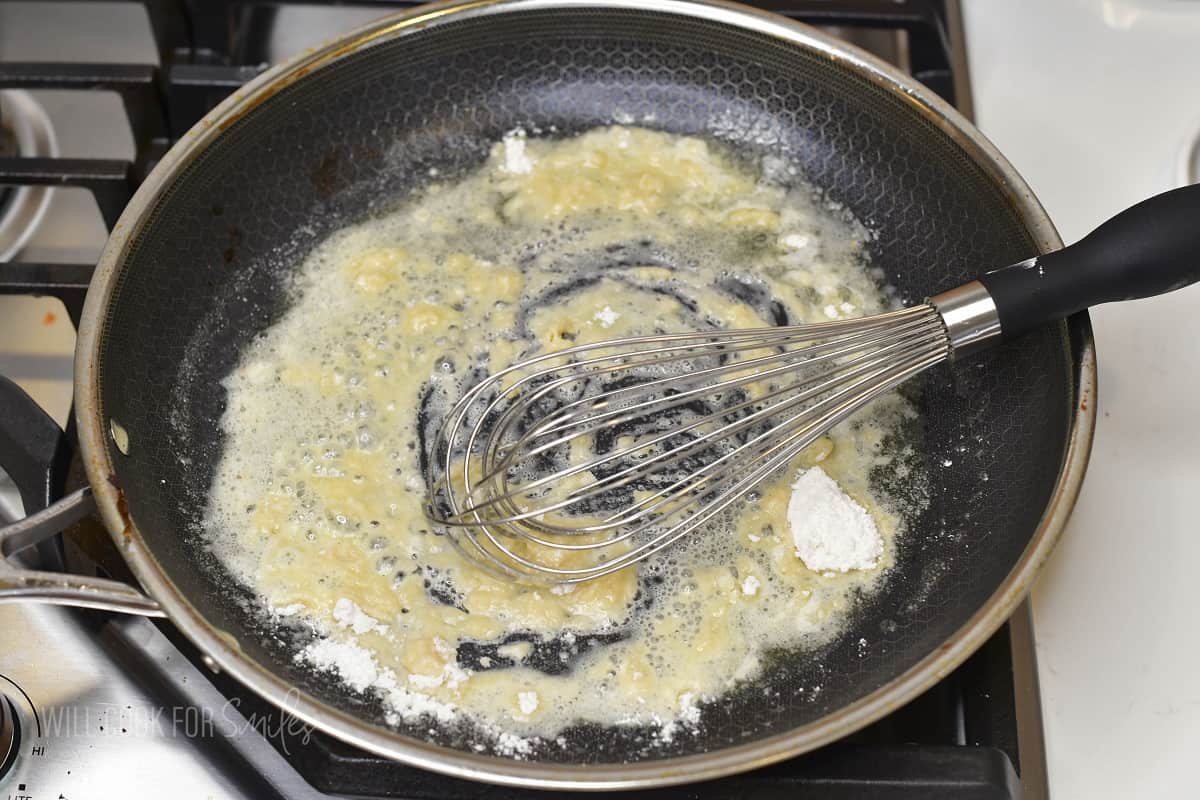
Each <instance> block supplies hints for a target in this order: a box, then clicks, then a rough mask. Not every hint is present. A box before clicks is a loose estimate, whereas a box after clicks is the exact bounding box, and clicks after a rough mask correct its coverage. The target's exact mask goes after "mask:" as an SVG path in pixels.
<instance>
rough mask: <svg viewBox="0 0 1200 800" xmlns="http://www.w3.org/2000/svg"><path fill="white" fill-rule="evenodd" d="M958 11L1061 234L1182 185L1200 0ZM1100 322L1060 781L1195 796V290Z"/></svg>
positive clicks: (1061, 564)
mask: <svg viewBox="0 0 1200 800" xmlns="http://www.w3.org/2000/svg"><path fill="white" fill-rule="evenodd" d="M963 5H964V24H965V33H966V39H967V53H968V56H969V60H970V70H971V79H972V88H973V91H974V95H975V108H976V119H977V123H978V124H979V127H980V128H981V129H982V130H983V132H984V133H985V134H987V136H988V137H990V138H991V139H992V141H993V142H995V143H996V145H997V146H998V147H999V148H1000V150H1001V151H1002V152H1004V153H1005V155H1007V156H1008V158H1009V160H1011V161H1012V163H1013V164H1014V166H1016V168H1017V170H1018V171H1019V172H1020V173H1021V174H1022V175H1023V176H1024V177H1025V179H1026V180H1027V181H1028V182H1029V184H1030V186H1031V187H1032V188H1033V191H1034V193H1035V194H1037V196H1038V197H1039V198H1040V199H1041V201H1042V203H1043V204H1044V205H1045V207H1046V209H1047V211H1048V212H1049V213H1050V216H1051V218H1052V219H1053V220H1054V222H1055V224H1056V225H1057V226H1058V229H1059V232H1060V233H1061V234H1062V237H1063V240H1064V241H1065V242H1067V243H1070V242H1073V241H1076V240H1077V239H1079V238H1081V237H1082V236H1083V235H1085V234H1086V233H1087V232H1088V231H1089V230H1091V229H1092V228H1093V227H1095V225H1097V224H1098V223H1100V222H1101V221H1103V220H1104V219H1105V218H1107V217H1108V216H1110V215H1112V214H1113V213H1115V212H1117V211H1119V210H1120V209H1121V208H1123V207H1125V206H1128V205H1131V204H1133V203H1135V202H1137V201H1138V200H1140V199H1142V198H1144V197H1148V196H1150V195H1152V194H1155V193H1157V192H1160V191H1164V190H1166V189H1169V188H1171V187H1173V186H1177V185H1179V184H1181V183H1182V182H1184V181H1183V179H1182V176H1181V174H1180V161H1181V153H1182V152H1183V151H1184V149H1185V148H1186V147H1187V146H1188V144H1189V143H1190V141H1191V140H1192V139H1193V138H1194V137H1195V136H1196V135H1197V134H1198V133H1200V2H1194V1H1193V2H1185V1H1183V0H1173V1H1172V0H1157V1H1156V2H1155V1H1143V2H1126V1H1124V0H1107V1H1106V0H1054V1H1053V2H1048V1H1047V0H1017V1H1016V2H1005V3H998V2H994V0H964V3H963ZM1197 224H1198V225H1200V220H1198V221H1197ZM1092 320H1093V323H1094V326H1095V332H1096V348H1097V354H1098V359H1099V364H1100V375H1099V401H1098V408H1099V411H1100V414H1099V421H1098V424H1097V428H1096V439H1095V446H1094V449H1093V451H1092V459H1091V465H1090V468H1089V471H1088V475H1087V480H1086V481H1085V482H1084V485H1083V492H1082V494H1081V496H1080V499H1079V504H1078V506H1077V507H1076V509H1075V513H1074V516H1073V517H1072V519H1071V522H1070V525H1069V526H1068V529H1067V532H1066V535H1065V538H1064V540H1063V541H1062V543H1061V544H1060V545H1059V548H1058V551H1057V552H1056V553H1055V556H1054V558H1053V559H1052V561H1051V563H1050V565H1049V567H1048V569H1047V570H1046V572H1045V574H1044V575H1043V577H1042V578H1041V580H1040V582H1039V583H1038V584H1037V586H1036V588H1035V590H1034V624H1035V629H1036V636H1037V655H1038V660H1039V672H1040V677H1041V686H1042V704H1043V709H1044V714H1045V725H1046V736H1047V750H1048V753H1047V755H1048V761H1049V764H1048V768H1049V773H1050V787H1051V793H1052V795H1053V796H1054V797H1056V798H1088V799H1089V800H1103V799H1104V798H1122V799H1124V798H1143V797H1144V798H1151V797H1153V798H1174V797H1195V796H1197V794H1200V789H1198V788H1197V774H1196V773H1197V764H1196V760H1197V757H1198V756H1200V622H1198V618H1200V615H1198V613H1197V612H1198V611H1200V593H1198V588H1200V580H1198V576H1197V567H1198V566H1200V535H1198V534H1200V530H1198V528H1200V526H1198V525H1197V522H1196V519H1197V516H1196V508H1197V500H1198V499H1200V424H1198V422H1200V420H1198V418H1197V416H1198V415H1197V413H1196V412H1197V409H1198V408H1200V402H1198V400H1197V397H1198V396H1200V286H1193V287H1191V288H1190V289H1186V290H1182V291H1180V292H1176V293H1175V294H1173V295H1170V296H1167V297H1162V298H1156V299H1153V300H1143V301H1139V302H1134V303H1125V304H1120V305H1110V306H1103V307H1100V308H1098V309H1096V310H1094V311H1093V313H1092Z"/></svg>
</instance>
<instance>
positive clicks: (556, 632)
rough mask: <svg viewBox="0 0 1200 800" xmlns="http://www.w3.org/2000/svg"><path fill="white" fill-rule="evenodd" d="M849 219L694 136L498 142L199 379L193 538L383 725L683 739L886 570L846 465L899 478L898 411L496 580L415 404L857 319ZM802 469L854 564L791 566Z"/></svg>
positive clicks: (861, 308) (861, 475)
mask: <svg viewBox="0 0 1200 800" xmlns="http://www.w3.org/2000/svg"><path fill="white" fill-rule="evenodd" d="M866 237H867V231H866V230H865V229H864V228H863V227H862V226H861V225H860V224H858V223H857V222H856V221H855V220H853V219H852V218H851V217H850V216H849V214H848V213H847V212H846V211H844V210H843V209H840V208H838V207H836V206H832V205H830V204H827V203H825V202H823V201H821V200H820V199H819V198H817V197H816V196H815V195H814V194H813V193H812V192H811V190H810V189H808V188H807V187H806V186H805V185H804V184H803V182H802V181H801V180H800V179H799V178H798V177H797V176H796V175H795V174H793V173H792V172H791V171H789V169H787V167H786V165H785V164H782V163H780V162H778V161H774V160H771V159H765V160H760V161H758V162H755V163H750V162H748V161H745V160H742V159H739V158H736V157H735V156H734V154H732V153H731V152H728V151H726V150H724V149H723V148H722V147H719V146H717V145H713V144H710V143H707V142H705V141H704V140H701V139H698V138H689V137H678V136H672V135H668V134H664V133H658V132H653V131H649V130H645V129H639V128H631V127H611V128H605V129H596V130H593V131H590V132H588V133H586V134H584V135H581V136H578V137H576V138H571V139H559V140H551V139H535V138H528V139H526V138H525V137H524V135H523V134H514V135H511V136H509V137H507V138H506V139H505V140H504V141H503V142H501V143H499V144H498V145H497V146H496V148H495V149H494V151H493V153H492V155H491V157H490V158H489V159H488V160H487V162H486V163H484V164H483V165H482V166H481V167H480V168H479V169H477V170H476V171H474V172H472V173H470V174H468V175H466V176H465V177H462V178H460V179H458V180H456V181H453V182H445V183H433V184H432V185H430V186H428V187H427V188H425V189H423V190H422V191H420V192H419V193H417V194H415V195H414V196H413V197H412V198H409V199H408V200H407V201H406V202H405V203H404V204H403V205H402V206H400V207H398V209H397V210H395V211H393V212H392V213H390V214H388V215H385V216H382V217H379V218H376V219H372V220H369V221H366V222H363V223H362V224H359V225H357V226H354V227H350V228H347V229H345V230H343V231H341V232H339V233H337V234H336V235H334V236H332V237H330V238H329V239H328V240H327V241H326V242H324V243H323V244H322V245H321V246H319V247H318V248H317V249H316V250H315V251H314V252H313V254H312V255H311V256H310V257H309V258H308V260H307V261H306V262H305V263H304V264H303V265H302V267H301V269H300V271H299V278H298V280H297V285H296V287H295V291H296V301H295V303H294V305H293V306H292V308H291V309H290V310H289V312H288V313H287V314H286V315H285V317H284V318H283V319H282V320H280V321H279V322H278V323H277V324H276V325H275V326H274V327H273V328H271V329H270V330H269V331H267V332H266V333H265V335H263V336H262V337H261V338H260V339H259V340H258V341H256V342H255V343H254V345H253V346H252V347H251V348H250V349H249V350H248V351H247V352H246V353H245V354H244V355H243V357H242V361H241V363H240V365H239V367H238V369H237V370H236V371H235V372H234V373H233V374H232V375H230V376H229V378H228V379H227V380H226V382H225V386H226V388H227V390H228V395H229V398H228V399H229V402H228V409H227V412H226V414H225V416H224V418H223V419H222V422H221V424H222V426H223V428H224V432H225V438H226V450H225V452H224V454H223V457H222V459H221V462H220V465H219V468H218V472H217V476H216V479H215V481H214V485H213V490H212V494H211V499H210V506H209V508H208V513H207V518H206V527H207V529H208V533H209V536H210V537H211V541H212V544H213V547H214V549H215V552H217V553H218V555H219V556H220V557H221V558H222V559H224V560H225V562H226V563H227V564H228V565H229V566H230V567H231V568H232V569H233V571H234V573H235V574H236V575H238V576H240V577H241V579H243V580H244V581H245V582H246V583H247V584H248V585H250V586H251V587H253V588H254V589H255V590H256V591H257V592H259V593H260V594H261V595H262V597H263V598H264V601H265V603H266V604H267V605H268V607H269V608H271V609H273V610H274V613H284V614H290V615H294V616H297V617H299V618H301V619H304V620H306V621H308V622H309V623H310V624H311V625H312V626H313V627H314V629H315V630H316V631H317V632H318V634H319V638H318V640H317V641H315V642H314V643H313V644H311V645H309V646H308V647H307V648H306V649H305V650H304V651H303V652H301V653H299V654H298V656H297V657H298V658H299V659H302V660H306V661H308V662H309V663H311V664H312V665H313V666H314V667H315V668H318V669H326V670H330V671H333V672H336V673H338V674H339V675H340V677H341V678H342V679H343V680H345V681H346V682H347V683H348V684H349V685H351V686H352V687H353V688H355V689H359V690H362V691H366V692H373V693H376V694H378V695H379V696H380V698H381V699H382V700H383V701H384V703H385V705H386V706H387V707H388V708H389V709H390V710H391V713H392V714H393V716H394V718H395V719H400V718H404V719H412V718H414V717H416V716H418V715H420V714H426V713H427V714H430V715H432V716H433V717H434V718H436V719H440V720H442V721H446V720H449V719H452V718H462V717H466V718H469V719H471V720H472V721H473V722H475V723H477V724H478V726H479V727H480V728H481V729H482V730H484V731H487V732H490V733H491V735H492V738H494V739H495V742H496V743H497V744H498V748H499V749H500V750H501V751H503V752H507V753H510V754H511V753H516V754H520V753H521V752H522V749H523V747H525V745H524V744H523V743H524V742H525V740H526V738H527V737H535V736H536V737H548V738H551V739H552V738H553V737H554V736H555V734H556V733H557V732H558V731H559V730H561V729H562V728H564V727H566V726H568V725H570V724H572V723H573V722H577V721H590V722H597V723H603V724H635V725H647V726H652V727H653V736H654V737H655V738H656V739H657V740H658V741H669V740H670V739H671V738H672V737H674V736H678V735H684V734H685V733H686V731H687V730H688V729H689V726H693V725H695V724H697V720H698V719H699V712H698V710H697V706H700V705H702V704H703V703H704V702H706V701H708V700H711V699H714V698H716V697H718V696H720V695H721V694H722V693H723V692H724V691H725V690H727V689H728V688H729V687H731V686H733V685H734V684H736V683H737V682H738V681H741V680H746V679H749V678H752V677H754V676H755V675H756V673H757V672H758V671H759V670H760V668H761V660H762V659H763V657H764V655H765V654H767V653H768V652H769V651H771V650H772V649H776V648H782V647H788V648H795V647H797V646H803V645H804V644H806V643H811V644H813V645H816V644H820V643H822V642H825V641H828V639H829V638H830V637H832V636H835V635H836V634H837V632H838V629H839V624H840V622H841V621H842V620H843V619H844V617H845V614H846V611H847V609H848V608H849V607H850V606H851V605H852V604H853V602H854V599H855V597H856V595H857V593H859V592H863V591H870V589H871V586H872V585H873V584H874V583H875V582H876V581H877V580H878V578H879V576H880V575H881V574H882V573H883V572H884V571H885V570H886V569H887V568H888V566H889V565H890V564H891V563H892V558H893V554H894V540H895V537H896V535H898V530H897V529H898V516H897V512H898V510H899V506H898V505H897V504H898V503H899V502H901V501H900V499H899V498H892V497H886V496H877V493H876V492H875V491H874V490H873V488H872V484H871V482H870V481H869V473H870V471H871V470H872V469H874V468H880V467H882V468H885V469H891V470H909V469H912V467H911V464H910V461H911V459H907V458H906V457H905V456H906V452H905V451H904V450H903V449H901V448H902V446H901V445H893V444H892V443H893V442H895V441H897V439H896V437H889V434H890V433H892V432H894V431H895V430H896V428H897V426H898V424H899V422H900V420H901V419H902V418H904V417H905V416H907V415H911V414H912V413H913V410H912V408H911V407H910V406H909V405H908V404H907V403H906V402H905V401H904V400H903V399H901V398H900V397H899V396H897V395H889V396H886V397H884V398H881V399H880V400H879V401H877V402H876V403H874V404H873V405H872V406H870V407H868V408H867V409H865V410H864V411H863V412H861V413H859V414H858V415H857V416H856V417H855V418H853V419H851V420H849V421H847V422H846V423H843V424H841V425H839V426H838V427H837V428H835V429H834V430H833V431H832V432H831V433H830V434H829V436H827V437H825V438H824V439H822V440H821V441H818V442H817V443H816V444H815V445H814V446H813V447H811V448H810V449H809V450H808V451H807V452H805V453H804V454H802V455H801V456H800V457H799V458H798V459H797V462H796V464H795V465H794V468H793V469H792V470H790V471H789V472H788V473H786V474H781V475H780V476H778V477H777V478H776V479H774V480H773V481H771V482H769V483H767V484H765V485H764V486H763V487H762V488H761V491H759V492H757V493H756V494H755V495H754V497H753V498H752V499H750V500H748V501H746V502H744V503H741V504H739V505H737V506H735V507H734V508H733V509H732V511H731V513H728V514H726V515H725V516H724V517H722V518H721V519H719V520H717V521H714V523H713V524H712V525H710V526H709V528H710V529H709V530H704V531H701V532H698V533H695V534H693V535H692V536H691V537H690V538H689V539H687V540H686V542H685V543H684V544H683V545H681V546H678V547H676V548H673V549H670V550H669V551H667V552H666V553H664V554H661V555H659V556H656V557H655V558H653V559H651V560H650V561H649V562H647V563H645V564H642V565H639V566H638V567H636V568H631V569H627V570H624V571H622V572H620V573H617V574H614V575H611V576H608V577H605V578H603V579H600V580H597V581H593V582H588V583H584V584H580V585H576V586H573V587H567V586H561V587H546V586H541V587H534V586H526V585H522V584H518V583H515V582H511V581H503V580H498V579H496V578H493V577H491V576H489V575H488V574H485V573H484V572H482V571H481V570H479V569H478V568H476V567H475V566H474V565H473V564H472V563H471V562H469V561H466V560H465V559H464V558H463V557H462V556H461V555H460V554H459V553H458V552H457V551H456V550H455V549H454V548H453V547H452V546H451V545H450V543H449V542H448V541H447V539H446V537H445V535H444V534H445V532H444V531H440V530H437V529H436V528H435V527H434V526H433V525H431V523H430V522H428V520H427V519H426V517H425V516H424V513H423V507H424V503H425V500H426V496H427V486H426V477H427V474H426V473H427V469H426V468H427V466H428V459H429V458H430V457H431V453H430V452H429V448H431V447H432V443H433V442H432V440H433V438H434V436H435V435H436V432H437V429H438V426H439V425H440V424H441V421H442V418H441V415H442V414H444V413H445V412H446V411H447V410H448V409H449V407H450V406H451V405H453V403H454V401H455V400H456V399H457V398H458V397H459V396H460V395H461V393H462V392H463V391H464V390H465V389H466V388H468V387H469V386H470V385H472V383H473V382H474V381H477V380H479V379H480V378H481V377H482V376H483V375H485V374H486V373H488V372H490V371H494V370H497V369H501V368H503V367H504V366H506V365H508V364H510V363H512V362H513V361H515V360H517V359H519V358H522V357H525V356H528V355H532V354H535V353H537V352H542V351H545V350H546V349H548V348H555V347H564V346H569V345H571V344H583V343H586V342H590V341H598V340H601V339H607V338H612V337H616V336H626V335H637V334H645V333H654V332H669V331H679V330H696V329H703V328H706V327H757V326H762V325H764V324H787V323H799V322H815V321H821V320H826V319H831V318H843V317H851V316H860V315H863V314H870V313H875V312H879V311H883V310H885V309H886V308H887V307H888V306H889V303H888V301H887V298H886V296H885V293H884V292H882V291H881V290H880V288H879V287H878V285H877V283H876V281H875V280H874V279H873V277H872V276H871V274H870V272H869V265H867V264H866V257H865V254H864V252H863V242H864V240H865V239H866ZM907 455H909V456H911V451H909V452H908V453H907ZM817 463H819V464H820V466H821V468H822V469H823V470H824V471H825V472H826V473H828V474H829V475H830V476H832V477H833V478H834V479H835V480H836V481H837V482H838V484H839V485H840V487H841V488H842V490H843V491H845V492H846V493H848V494H849V495H850V496H851V497H853V498H854V499H855V500H856V501H857V502H858V503H860V504H861V505H863V506H864V507H866V508H867V509H868V510H869V511H870V513H871V515H872V517H873V519H874V521H875V523H876V526H877V527H878V529H879V531H880V532H881V534H882V537H883V554H882V556H881V557H880V558H879V560H878V563H877V564H876V566H875V567H874V568H873V569H865V570H851V571H848V572H845V573H833V572H830V573H824V574H819V573H816V572H813V571H811V570H809V569H807V568H806V567H805V565H804V563H803V562H802V561H801V560H800V559H799V558H798V557H797V556H796V551H795V548H794V546H793V544H792V541H791V536H790V532H789V531H788V529H787V526H788V522H787V508H788V501H789V493H790V485H791V481H792V478H793V476H794V474H795V472H796V470H797V469H800V468H803V467H807V466H811V465H813V464H817ZM911 477H912V481H913V485H916V486H919V485H920V483H921V481H920V480H919V478H920V476H919V475H914V476H911ZM918 496H919V492H918ZM903 502H904V503H906V504H911V503H912V502H914V500H913V498H912V497H906V498H904V500H903ZM918 502H919V500H918Z"/></svg>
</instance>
